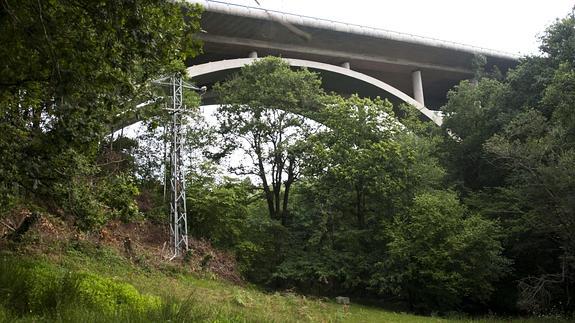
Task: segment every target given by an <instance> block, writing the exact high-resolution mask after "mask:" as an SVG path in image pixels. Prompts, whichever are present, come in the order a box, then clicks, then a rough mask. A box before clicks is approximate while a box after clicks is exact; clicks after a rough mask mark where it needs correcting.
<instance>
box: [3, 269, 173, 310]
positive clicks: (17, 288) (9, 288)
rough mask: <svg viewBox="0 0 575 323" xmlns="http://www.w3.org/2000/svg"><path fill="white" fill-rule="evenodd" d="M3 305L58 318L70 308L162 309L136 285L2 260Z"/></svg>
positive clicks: (155, 300) (156, 301)
mask: <svg viewBox="0 0 575 323" xmlns="http://www.w3.org/2000/svg"><path fill="white" fill-rule="evenodd" d="M0 285H1V286H3V288H2V289H0V299H1V301H0V302H1V303H0V305H4V306H5V307H7V308H12V309H14V311H15V312H17V313H19V314H24V313H37V314H43V315H54V314H56V313H58V312H61V311H62V310H65V309H66V308H69V307H72V306H73V307H77V306H78V305H81V307H83V308H88V309H90V310H94V311H97V312H99V313H103V314H114V313H117V312H130V313H145V312H150V311H157V310H159V309H160V307H161V306H162V302H161V300H160V298H158V297H156V296H150V295H142V294H140V293H139V292H138V291H137V290H136V289H135V288H134V287H133V286H132V285H130V284H127V283H122V282H117V281H114V280H112V279H109V278H105V277H102V276H99V275H96V274H92V273H65V272H64V271H62V270H59V269H58V268H55V267H53V266H50V265H47V264H45V263H43V262H38V261H21V260H19V261H16V260H11V259H3V260H1V261H0Z"/></svg>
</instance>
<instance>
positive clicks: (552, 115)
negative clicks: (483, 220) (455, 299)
mask: <svg viewBox="0 0 575 323" xmlns="http://www.w3.org/2000/svg"><path fill="white" fill-rule="evenodd" d="M573 26H575V16H574V15H573V13H571V14H570V15H568V16H567V17H566V18H564V19H560V20H557V21H556V22H555V23H554V24H553V25H551V26H550V27H549V28H548V29H547V30H546V31H545V33H544V34H543V36H542V37H541V41H542V44H541V47H540V49H541V51H542V52H543V54H544V55H541V56H534V57H526V58H523V59H521V60H520V63H519V65H518V66H517V67H516V68H515V69H513V70H511V71H509V73H508V75H507V76H506V78H505V79H504V80H502V81H495V80H490V79H486V78H483V79H481V80H480V81H479V83H478V84H477V85H475V86H474V85H471V84H466V83H462V84H460V86H459V87H458V88H457V89H456V90H455V91H452V92H450V95H449V102H448V104H447V105H446V107H445V108H444V111H446V112H447V116H446V121H445V127H446V128H449V129H450V130H451V131H452V133H453V134H454V136H453V139H452V140H451V141H449V140H448V141H447V142H448V144H446V145H444V147H443V148H444V156H445V159H446V161H447V164H448V165H450V166H451V167H453V170H451V174H452V175H453V178H454V179H455V180H459V181H463V182H464V183H465V185H464V190H462V193H464V194H465V197H466V199H465V202H466V204H467V205H468V206H469V207H470V208H471V209H473V210H475V211H477V212H480V213H481V214H482V215H484V216H485V217H488V218H492V219H498V220H499V221H500V223H501V224H502V226H503V227H504V230H505V232H507V236H506V238H505V239H504V247H505V253H506V255H507V256H508V257H510V258H511V259H512V260H513V261H514V270H513V274H512V275H513V276H512V277H511V279H509V281H514V282H515V281H518V282H519V283H518V284H515V283H509V284H508V285H511V286H501V287H505V288H507V289H514V290H515V292H513V293H509V292H506V291H505V288H502V292H505V293H507V294H506V295H505V296H501V298H502V297H505V298H507V299H509V298H514V297H515V298H517V299H518V304H516V305H518V306H519V308H520V309H523V310H527V311H531V312H537V313H542V312H549V311H556V310H561V311H571V310H572V309H573V302H572V299H573V296H574V295H573V292H572V290H573V288H574V283H575V278H573V277H574V276H573V273H574V272H575V270H574V268H575V262H574V261H573V259H574V257H575V256H574V253H575V246H574V245H573V238H572V237H573V235H574V234H575V231H574V230H575V227H574V223H575V217H574V214H575V204H574V203H573V196H575V184H574V180H573V178H574V174H573V170H572V164H573V163H574V162H575V160H574V159H573V158H574V157H573V156H575V152H574V149H575V122H574V121H573V120H574V118H573V106H574V105H575V98H574V95H573V93H574V91H575V72H574V68H575V63H574V61H573V55H575V53H574V51H575V48H574V46H573V40H574V39H575V29H574V28H573Z"/></svg>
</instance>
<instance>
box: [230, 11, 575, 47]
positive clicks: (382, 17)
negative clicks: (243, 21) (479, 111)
mask: <svg viewBox="0 0 575 323" xmlns="http://www.w3.org/2000/svg"><path fill="white" fill-rule="evenodd" d="M224 2H229V3H237V4H243V5H249V6H254V7H257V6H258V4H257V3H256V1H255V0H224ZM258 2H259V3H260V4H261V6H262V7H264V8H266V9H272V10H279V11H285V12H290V13H295V14H301V15H307V16H312V17H317V18H325V19H331V20H336V21H341V22H348V23H354V24H360V25H365V26H370V27H376V28H383V29H389V30H393V31H399V32H404V33H410V34H416V35H420V36H426V37H432V38H438V39H442V40H449V41H454V42H459V43H464V44H468V45H475V46H480V47H485V48H489V49H496V50H501V51H506V52H509V53H514V54H536V53H537V52H538V41H537V36H538V35H540V34H541V33H542V32H543V30H545V27H546V26H548V25H549V24H551V23H553V21H554V20H555V19H556V18H560V17H561V18H562V17H565V16H566V15H567V14H568V13H569V12H571V9H572V8H573V6H574V5H575V0H475V1H471V0H393V1H391V0H379V1H378V0H353V1H340V0H331V1H330V0H258Z"/></svg>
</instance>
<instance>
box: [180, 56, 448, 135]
mask: <svg viewBox="0 0 575 323" xmlns="http://www.w3.org/2000/svg"><path fill="white" fill-rule="evenodd" d="M258 59H259V58H237V59H228V60H221V61H215V62H209V63H204V64H198V65H194V66H192V67H188V69H187V74H188V76H189V77H191V78H192V79H193V78H194V77H197V76H201V75H206V74H210V73H216V72H221V71H226V70H234V69H239V68H241V67H242V66H245V65H248V64H251V63H253V62H254V61H256V60H258ZM284 60H285V61H286V62H288V63H289V64H290V66H296V67H306V68H311V69H315V70H320V71H327V72H331V73H336V74H339V75H343V76H347V77H350V78H353V79H356V80H359V81H362V82H365V83H368V84H370V85H372V86H375V87H377V88H379V89H381V90H383V91H385V92H387V93H389V94H391V95H393V96H395V97H397V98H398V99H400V100H401V101H403V102H405V103H407V104H410V105H412V106H414V107H415V108H416V109H418V110H419V111H420V112H421V113H422V114H424V115H425V116H426V117H428V118H429V119H430V120H431V121H433V122H434V123H435V124H436V125H438V126H441V124H442V121H443V117H442V115H441V112H439V111H433V110H430V109H428V108H426V107H425V106H424V105H423V104H421V103H419V102H417V101H416V100H414V99H413V98H412V97H410V96H409V95H407V94H405V93H404V92H402V91H400V90H399V89H397V88H395V87H393V86H391V85H389V84H387V83H385V82H383V81H381V80H378V79H376V78H374V77H371V76H369V75H366V74H363V73H360V72H357V71H354V70H351V69H347V68H344V67H340V66H336V65H331V64H326V63H320V62H314V61H309V60H303V59H294V58H284Z"/></svg>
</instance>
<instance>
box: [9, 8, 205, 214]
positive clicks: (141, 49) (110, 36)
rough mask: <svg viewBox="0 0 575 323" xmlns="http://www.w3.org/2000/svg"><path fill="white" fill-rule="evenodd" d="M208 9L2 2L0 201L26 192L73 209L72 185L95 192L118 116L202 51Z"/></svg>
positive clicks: (146, 97)
mask: <svg viewBox="0 0 575 323" xmlns="http://www.w3.org/2000/svg"><path fill="white" fill-rule="evenodd" d="M200 12H201V10H200V7H199V6H197V5H188V4H185V3H182V2H173V1H162V0H144V1H129V0H122V1H76V0H74V1H64V0H55V1H30V0H25V1H3V2H2V3H1V4H0V42H1V43H2V46H1V48H0V61H1V62H2V63H0V131H1V132H2V134H3V135H2V138H1V139H0V150H1V151H2V154H0V193H1V194H0V195H1V196H2V201H0V203H1V204H0V206H1V207H2V208H5V207H6V206H7V205H8V203H9V202H10V201H14V198H18V197H22V196H27V197H28V198H30V199H31V200H33V201H37V202H45V201H52V200H57V201H60V202H62V203H63V204H64V205H65V203H66V201H68V200H69V197H70V196H72V195H74V192H72V191H71V190H72V188H73V187H74V185H68V184H69V183H70V182H74V183H78V185H84V188H85V189H87V190H88V191H89V190H90V189H89V187H90V185H89V184H90V183H89V181H88V183H86V182H85V177H86V176H91V175H93V174H94V173H95V172H97V167H96V166H95V165H94V164H95V163H94V161H95V159H96V155H97V152H98V148H99V145H100V142H101V141H102V139H103V138H104V135H105V134H106V133H107V132H108V131H110V126H111V124H112V123H113V122H114V120H115V119H116V118H117V116H119V115H124V114H125V113H126V112H127V111H130V110H132V109H133V108H134V107H135V105H136V104H137V103H139V102H142V101H145V100H146V99H148V98H150V95H151V88H150V86H149V85H148V84H149V81H150V80H153V79H155V78H157V77H159V76H160V75H163V74H166V73H172V72H176V71H181V70H183V68H184V64H183V61H184V59H185V58H186V57H191V56H193V55H195V54H197V53H198V52H199V50H200V47H199V46H200V43H199V42H198V41H196V40H194V38H193V33H195V32H196V31H198V30H199V15H200ZM140 100H141V101H140ZM94 167H95V168H96V170H94ZM55 187H56V188H57V187H60V188H63V189H62V190H61V189H55ZM86 196H89V194H88V195H86Z"/></svg>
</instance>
